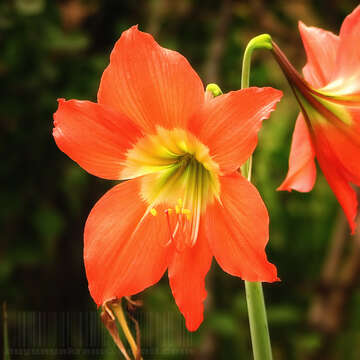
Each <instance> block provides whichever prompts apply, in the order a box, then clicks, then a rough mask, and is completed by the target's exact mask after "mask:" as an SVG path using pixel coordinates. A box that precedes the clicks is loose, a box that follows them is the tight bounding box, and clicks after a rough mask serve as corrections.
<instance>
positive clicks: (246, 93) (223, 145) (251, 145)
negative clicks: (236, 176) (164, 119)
mask: <svg viewBox="0 0 360 360" xmlns="http://www.w3.org/2000/svg"><path fill="white" fill-rule="evenodd" d="M281 96H282V92H281V91H279V90H276V89H272V88H255V87H252V88H248V89H244V90H240V91H232V92H229V93H227V94H225V95H220V96H218V97H216V98H214V99H212V100H209V101H207V102H206V103H205V105H204V107H203V108H202V110H201V111H199V112H198V113H197V114H196V115H195V116H194V118H193V119H192V120H191V122H190V123H189V129H190V130H191V131H192V132H193V133H194V134H195V135H196V136H197V137H198V138H199V139H200V140H201V141H202V142H203V143H204V144H205V145H206V146H208V148H209V149H210V155H211V156H212V158H213V159H214V161H216V162H217V163H218V164H219V165H220V168H221V171H222V172H223V173H230V172H233V171H235V170H236V169H238V168H239V167H240V165H241V164H243V163H244V162H245V161H246V160H247V159H248V158H249V157H250V155H251V154H252V153H253V151H254V149H255V147H256V144H257V133H258V131H259V130H260V127H261V123H262V120H264V119H267V118H268V117H269V116H270V113H271V112H272V111H273V110H274V109H275V106H276V103H277V102H278V101H280V98H281Z"/></svg>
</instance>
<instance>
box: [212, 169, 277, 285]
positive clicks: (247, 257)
mask: <svg viewBox="0 0 360 360" xmlns="http://www.w3.org/2000/svg"><path fill="white" fill-rule="evenodd" d="M205 227H206V235H207V237H208V239H209V244H210V248H211V250H212V252H213V254H214V256H215V258H216V260H217V262H218V263H219V265H220V266H221V267H222V269H223V270H224V271H226V272H228V273H229V274H231V275H235V276H239V277H241V278H242V279H244V280H248V281H267V282H273V281H277V280H278V277H277V272H276V268H275V266H274V265H273V264H271V263H269V262H268V260H267V258H266V254H265V245H266V243H267V241H268V238H269V216H268V213H267V210H266V207H265V205H264V203H263V201H262V199H261V197H260V195H259V193H258V191H257V190H256V188H255V187H254V186H253V185H252V184H250V183H249V182H248V181H247V180H246V179H245V178H244V177H242V176H241V175H240V174H238V173H233V174H232V175H229V176H223V177H221V204H220V203H218V202H214V203H213V204H211V205H208V207H207V210H206V216H205Z"/></svg>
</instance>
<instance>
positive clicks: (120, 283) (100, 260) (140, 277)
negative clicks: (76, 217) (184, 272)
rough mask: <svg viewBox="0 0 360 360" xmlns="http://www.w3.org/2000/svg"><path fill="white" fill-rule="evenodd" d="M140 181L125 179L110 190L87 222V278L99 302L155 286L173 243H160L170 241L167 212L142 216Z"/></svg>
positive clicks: (145, 207) (143, 212)
mask: <svg viewBox="0 0 360 360" xmlns="http://www.w3.org/2000/svg"><path fill="white" fill-rule="evenodd" d="M140 181H141V179H133V180H128V181H126V182H124V183H121V184H119V185H117V186H115V187H114V188H112V189H111V190H110V191H108V192H107V193H106V194H105V195H104V196H103V197H102V198H101V199H100V200H99V201H98V202H97V203H96V205H95V206H94V208H93V209H92V210H91V213H90V215H89V217H88V219H87V221H86V225H85V233H84V241H85V243H84V261H85V268H86V276H87V279H88V282H89V289H90V293H91V296H92V297H93V299H94V301H95V302H96V303H97V304H98V305H101V304H103V302H104V301H106V300H109V299H112V298H120V297H122V296H130V295H133V294H136V293H138V292H140V291H142V290H143V289H145V288H147V287H148V286H151V285H153V284H155V283H156V282H158V281H159V280H160V278H161V277H162V275H163V274H164V272H165V270H166V267H167V265H168V260H169V254H170V252H171V251H172V247H165V246H164V245H163V244H166V243H167V242H168V240H169V229H168V227H167V224H166V222H165V216H161V215H160V214H158V215H157V216H153V215H151V214H148V215H146V216H145V217H144V214H145V212H146V210H147V204H145V203H144V201H143V200H142V199H141V198H140V196H139V192H140V185H141V184H140ZM158 211H160V209H158ZM143 217H144V218H143Z"/></svg>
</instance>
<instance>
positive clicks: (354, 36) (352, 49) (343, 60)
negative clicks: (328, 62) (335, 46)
mask: <svg viewBox="0 0 360 360" xmlns="http://www.w3.org/2000/svg"><path fill="white" fill-rule="evenodd" d="M339 38H340V45H339V52H338V54H339V55H338V63H337V65H338V74H337V78H340V79H341V78H342V79H344V81H345V82H346V79H347V78H350V79H351V83H352V89H351V90H350V89H349V92H353V93H355V92H359V91H360V85H359V81H360V70H359V69H360V47H359V38H360V5H358V6H357V7H356V8H355V9H354V10H353V12H352V13H351V14H350V15H348V16H347V17H346V18H345V20H344V22H343V24H342V26H341V29H340V35H339ZM348 85H350V84H348Z"/></svg>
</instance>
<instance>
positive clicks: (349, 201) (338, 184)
mask: <svg viewBox="0 0 360 360" xmlns="http://www.w3.org/2000/svg"><path fill="white" fill-rule="evenodd" d="M317 159H318V162H319V165H320V168H321V170H322V171H323V173H324V175H325V178H326V180H327V182H328V183H329V185H330V187H331V189H332V191H333V192H334V194H335V196H336V198H337V200H338V201H339V203H340V205H341V207H342V208H343V210H344V212H345V215H346V218H347V220H348V222H349V225H350V229H351V233H352V234H354V232H355V229H356V222H355V217H356V213H357V205H358V202H357V196H356V192H355V190H354V189H353V188H352V187H351V186H350V184H349V182H348V181H347V180H346V176H344V172H343V171H342V167H341V166H339V164H336V163H334V161H335V162H336V160H335V158H334V157H333V156H331V157H330V158H328V157H327V156H326V155H324V153H323V151H319V152H317Z"/></svg>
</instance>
